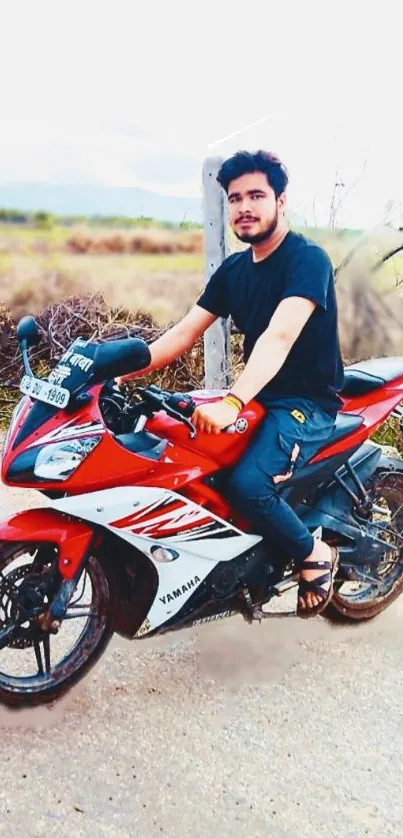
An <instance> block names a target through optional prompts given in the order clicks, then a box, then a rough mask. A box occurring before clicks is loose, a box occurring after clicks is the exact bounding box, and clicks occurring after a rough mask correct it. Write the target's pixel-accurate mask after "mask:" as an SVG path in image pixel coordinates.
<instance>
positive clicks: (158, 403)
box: [137, 384, 197, 439]
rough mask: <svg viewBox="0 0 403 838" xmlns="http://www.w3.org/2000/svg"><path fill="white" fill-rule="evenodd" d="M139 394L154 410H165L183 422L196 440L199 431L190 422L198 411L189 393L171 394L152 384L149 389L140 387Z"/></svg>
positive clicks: (191, 436)
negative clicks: (191, 417)
mask: <svg viewBox="0 0 403 838" xmlns="http://www.w3.org/2000/svg"><path fill="white" fill-rule="evenodd" d="M137 392H138V393H140V394H141V395H142V397H143V399H144V401H145V402H146V404H147V403H148V404H149V405H150V406H151V407H152V408H154V409H157V410H165V411H166V412H167V413H168V415H169V416H172V418H173V419H177V420H178V421H179V422H183V423H184V424H185V425H186V426H187V427H188V428H189V429H190V438H191V439H194V438H195V437H196V435H197V431H196V428H195V426H194V425H193V423H192V422H191V421H190V418H189V417H190V416H193V413H194V411H195V409H196V403H195V402H194V401H193V399H192V398H191V396H189V395H188V394H187V393H170V392H169V391H167V390H161V388H160V387H157V385H156V384H150V386H149V387H138V388H137Z"/></svg>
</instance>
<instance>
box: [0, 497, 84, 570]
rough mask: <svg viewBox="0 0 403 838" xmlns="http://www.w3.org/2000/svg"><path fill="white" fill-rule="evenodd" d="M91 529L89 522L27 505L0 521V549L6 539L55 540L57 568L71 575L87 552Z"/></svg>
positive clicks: (23, 540)
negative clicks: (22, 510) (29, 507)
mask: <svg viewBox="0 0 403 838" xmlns="http://www.w3.org/2000/svg"><path fill="white" fill-rule="evenodd" d="M93 537H94V532H93V530H92V528H91V527H90V526H88V525H87V524H84V523H82V522H81V521H77V520H76V519H69V518H67V516H65V515H62V514H61V513H60V512H57V511H56V510H54V509H29V510H27V511H26V512H20V513H18V514H17V515H13V516H12V517H11V518H8V519H7V520H5V521H2V523H1V524H0V549H1V545H2V544H4V543H5V542H6V543H10V542H13V543H19V542H22V543H24V545H27V544H29V543H31V544H54V545H55V546H57V547H58V549H59V571H60V573H61V575H62V576H63V577H64V579H72V578H73V576H74V574H75V572H76V570H77V568H78V566H79V564H80V562H81V560H82V559H83V558H84V556H85V555H86V554H87V552H88V550H89V547H90V545H91V542H92V540H93Z"/></svg>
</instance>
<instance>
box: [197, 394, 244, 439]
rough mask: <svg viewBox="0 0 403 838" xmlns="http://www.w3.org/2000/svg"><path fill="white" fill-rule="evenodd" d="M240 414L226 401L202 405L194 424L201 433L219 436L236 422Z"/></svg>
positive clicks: (198, 408)
mask: <svg viewBox="0 0 403 838" xmlns="http://www.w3.org/2000/svg"><path fill="white" fill-rule="evenodd" d="M238 413H239V410H238V409H237V408H236V407H235V405H232V404H229V403H228V402H225V401H219V402H212V403H209V404H201V405H199V406H198V407H197V408H196V410H195V412H194V414H193V416H192V422H193V424H194V426H195V428H197V430H199V431H204V432H205V433H207V434H211V433H213V434H219V433H220V431H222V430H223V429H224V428H228V427H229V426H230V425H233V424H234V423H235V422H236V420H237V418H238Z"/></svg>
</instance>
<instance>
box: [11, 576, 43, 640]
mask: <svg viewBox="0 0 403 838" xmlns="http://www.w3.org/2000/svg"><path fill="white" fill-rule="evenodd" d="M18 583H20V584H18ZM45 596H46V591H45V586H44V580H43V574H42V573H38V572H36V573H35V571H33V570H32V564H28V565H21V567H17V568H16V569H15V570H13V571H11V573H9V574H7V576H0V614H1V617H0V630H1V629H2V628H6V626H7V625H8V623H10V622H11V621H13V620H20V619H21V609H23V611H26V612H27V619H26V621H25V622H24V623H23V624H22V625H20V626H18V627H17V628H16V629H15V631H14V632H13V634H12V635H11V637H10V639H9V641H8V644H7V645H8V647H9V648H12V649H27V648H29V647H30V646H33V645H34V643H35V641H37V640H41V639H43V631H42V630H41V628H40V626H38V623H37V621H36V617H30V616H29V610H30V608H35V610H36V609H37V607H38V606H42V605H43V604H44V598H45Z"/></svg>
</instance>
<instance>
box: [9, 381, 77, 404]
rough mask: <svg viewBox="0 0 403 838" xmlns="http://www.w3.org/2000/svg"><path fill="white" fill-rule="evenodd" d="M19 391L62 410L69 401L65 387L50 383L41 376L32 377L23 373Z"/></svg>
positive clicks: (68, 393) (68, 394)
mask: <svg viewBox="0 0 403 838" xmlns="http://www.w3.org/2000/svg"><path fill="white" fill-rule="evenodd" d="M20 390H21V393H24V395H25V396H30V398H31V399H38V401H40V402H45V404H50V405H52V407H58V408H59V409H60V410H63V408H64V407H66V405H67V404H68V403H69V398H70V392H69V390H66V388H65V387H59V386H58V385H57V384H51V383H50V382H49V381H44V380H43V379H41V378H33V376H31V375H24V377H23V379H22V381H21V384H20Z"/></svg>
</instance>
